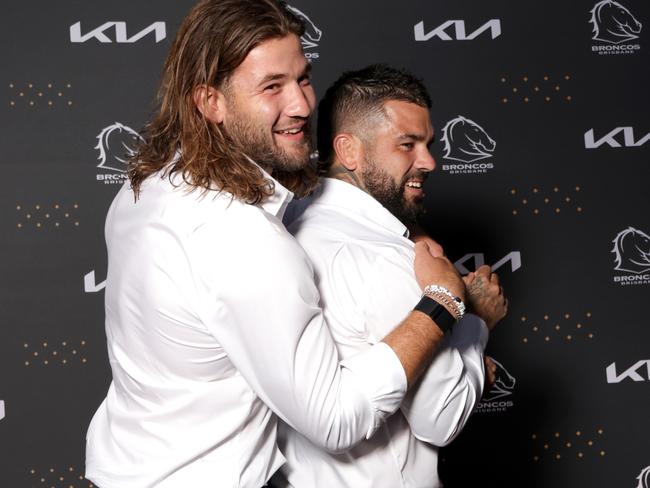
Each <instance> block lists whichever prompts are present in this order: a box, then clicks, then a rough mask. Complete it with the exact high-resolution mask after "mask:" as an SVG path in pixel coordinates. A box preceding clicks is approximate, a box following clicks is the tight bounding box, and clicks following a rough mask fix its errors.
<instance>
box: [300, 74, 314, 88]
mask: <svg viewBox="0 0 650 488" xmlns="http://www.w3.org/2000/svg"><path fill="white" fill-rule="evenodd" d="M298 84H300V85H302V86H309V85H311V78H310V76H309V75H304V76H301V77H300V78H298Z"/></svg>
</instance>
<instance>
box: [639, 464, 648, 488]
mask: <svg viewBox="0 0 650 488" xmlns="http://www.w3.org/2000/svg"><path fill="white" fill-rule="evenodd" d="M637 481H638V482H639V484H638V485H636V488H650V466H646V467H645V468H643V470H642V471H641V473H639V476H638V477H637Z"/></svg>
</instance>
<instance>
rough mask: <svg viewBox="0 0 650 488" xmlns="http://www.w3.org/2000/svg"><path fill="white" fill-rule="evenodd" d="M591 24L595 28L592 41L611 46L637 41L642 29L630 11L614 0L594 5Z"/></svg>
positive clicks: (605, 0)
mask: <svg viewBox="0 0 650 488" xmlns="http://www.w3.org/2000/svg"><path fill="white" fill-rule="evenodd" d="M589 22H590V23H591V24H592V26H593V28H594V35H593V37H592V39H593V40H594V41H603V42H607V43H610V44H620V43H622V42H626V41H630V40H632V39H637V38H638V37H639V36H638V34H639V33H640V32H641V27H642V26H641V22H639V21H638V20H636V19H635V18H634V15H632V14H631V13H630V11H629V10H628V9H626V8H625V7H624V6H623V5H621V4H620V3H618V2H614V1H613V0H603V1H602V2H598V3H597V4H596V5H594V8H593V9H591V19H590V20H589Z"/></svg>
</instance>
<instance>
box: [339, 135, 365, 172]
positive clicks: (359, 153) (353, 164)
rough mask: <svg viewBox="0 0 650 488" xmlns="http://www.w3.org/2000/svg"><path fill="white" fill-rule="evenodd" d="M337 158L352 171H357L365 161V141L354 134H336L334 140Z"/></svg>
mask: <svg viewBox="0 0 650 488" xmlns="http://www.w3.org/2000/svg"><path fill="white" fill-rule="evenodd" d="M332 148H333V149H334V153H335V154H336V160H337V161H338V162H339V163H340V164H341V165H342V166H344V167H345V168H346V169H348V170H350V171H355V170H356V169H357V168H358V167H359V163H360V162H361V161H363V142H361V140H360V139H359V138H358V137H356V136H353V135H352V134H347V133H345V132H344V133H341V134H336V136H335V137H334V140H333V141H332Z"/></svg>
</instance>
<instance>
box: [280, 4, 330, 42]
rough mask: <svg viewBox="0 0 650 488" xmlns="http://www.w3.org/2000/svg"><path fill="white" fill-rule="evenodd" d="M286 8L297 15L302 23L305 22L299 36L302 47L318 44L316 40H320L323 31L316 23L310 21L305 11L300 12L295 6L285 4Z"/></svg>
mask: <svg viewBox="0 0 650 488" xmlns="http://www.w3.org/2000/svg"><path fill="white" fill-rule="evenodd" d="M287 8H288V9H289V11H291V13H292V14H294V15H295V16H296V17H298V18H299V19H300V20H301V21H302V22H303V24H305V33H304V34H303V35H302V37H301V38H300V43H301V44H302V48H303V49H309V48H311V47H316V46H318V42H319V41H320V38H321V36H322V35H323V32H322V31H321V30H320V29H319V28H318V27H316V25H315V24H314V23H313V22H312V21H311V19H310V18H309V17H307V15H306V14H305V13H303V12H301V11H300V10H298V9H297V8H296V7H292V6H291V5H287Z"/></svg>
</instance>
